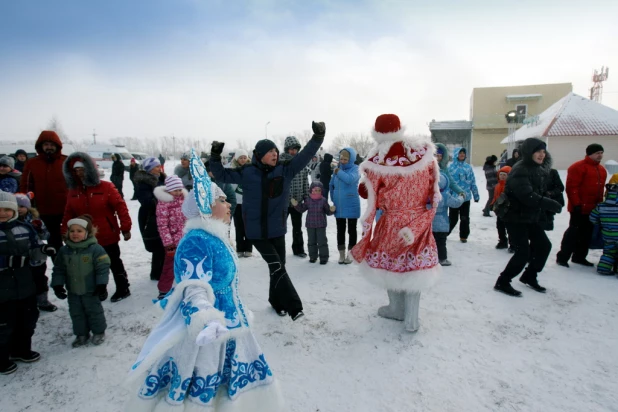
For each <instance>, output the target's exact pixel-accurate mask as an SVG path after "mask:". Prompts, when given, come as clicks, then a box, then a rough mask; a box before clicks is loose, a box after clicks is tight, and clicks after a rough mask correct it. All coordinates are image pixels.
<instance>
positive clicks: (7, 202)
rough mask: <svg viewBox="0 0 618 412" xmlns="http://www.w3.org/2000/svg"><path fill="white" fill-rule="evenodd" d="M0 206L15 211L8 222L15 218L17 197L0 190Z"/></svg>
mask: <svg viewBox="0 0 618 412" xmlns="http://www.w3.org/2000/svg"><path fill="white" fill-rule="evenodd" d="M0 208H2V209H11V210H13V211H14V212H15V214H13V218H11V219H9V222H10V221H12V220H15V219H17V199H16V198H15V195H14V194H12V193H8V192H2V191H0Z"/></svg>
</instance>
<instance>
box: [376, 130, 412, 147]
mask: <svg viewBox="0 0 618 412" xmlns="http://www.w3.org/2000/svg"><path fill="white" fill-rule="evenodd" d="M405 132H406V127H405V126H401V129H399V130H397V131H396V132H391V133H380V132H378V131H376V129H373V130H371V137H373V140H375V141H376V142H378V144H380V143H385V142H391V143H394V142H399V141H401V140H403V139H405V138H406V136H405Z"/></svg>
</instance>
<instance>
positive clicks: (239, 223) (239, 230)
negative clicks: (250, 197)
mask: <svg viewBox="0 0 618 412" xmlns="http://www.w3.org/2000/svg"><path fill="white" fill-rule="evenodd" d="M234 228H235V229H236V252H239V253H240V252H251V251H252V250H253V247H252V246H251V241H250V240H249V239H247V234H246V232H245V221H244V220H243V218H242V203H241V204H237V205H236V210H234Z"/></svg>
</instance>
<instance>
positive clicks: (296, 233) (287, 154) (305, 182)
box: [281, 136, 311, 258]
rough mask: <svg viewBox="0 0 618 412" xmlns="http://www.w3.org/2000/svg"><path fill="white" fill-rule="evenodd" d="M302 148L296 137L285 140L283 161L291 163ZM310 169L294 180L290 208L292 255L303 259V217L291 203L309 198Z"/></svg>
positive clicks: (304, 170)
mask: <svg viewBox="0 0 618 412" xmlns="http://www.w3.org/2000/svg"><path fill="white" fill-rule="evenodd" d="M300 148H301V145H300V142H299V141H298V139H297V138H296V137H295V136H288V137H286V138H285V143H284V147H283V151H284V153H283V154H282V155H281V161H283V162H289V161H291V160H292V159H293V158H294V156H296V155H297V154H298V152H299V150H300ZM310 173H311V170H310V169H309V167H308V166H307V167H305V168H303V169H302V170H301V171H300V172H298V173H297V174H296V175H294V177H293V178H292V183H291V184H290V204H289V206H288V215H289V216H290V218H291V219H292V253H293V254H294V256H298V257H301V258H305V257H307V254H306V253H305V241H304V240H303V215H302V213H300V212H299V211H298V210H296V209H295V208H294V206H293V205H292V203H291V201H292V199H296V200H297V201H302V200H304V199H305V198H306V197H307V196H309V174H310Z"/></svg>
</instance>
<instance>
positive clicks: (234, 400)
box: [126, 151, 284, 412]
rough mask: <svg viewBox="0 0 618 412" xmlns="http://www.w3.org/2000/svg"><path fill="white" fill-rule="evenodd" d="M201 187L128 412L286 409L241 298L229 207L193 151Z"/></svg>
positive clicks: (135, 375)
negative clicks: (172, 282)
mask: <svg viewBox="0 0 618 412" xmlns="http://www.w3.org/2000/svg"><path fill="white" fill-rule="evenodd" d="M191 174H192V176H193V182H194V190H193V191H192V192H191V193H190V195H189V196H187V197H186V200H185V202H184V204H183V212H184V214H185V215H186V216H187V219H188V220H187V224H186V227H185V236H184V237H183V239H182V240H181V241H180V244H179V245H178V248H177V250H176V254H175V258H174V277H175V287H174V288H173V289H172V290H171V291H170V292H169V293H168V294H167V296H166V297H165V298H163V299H162V300H160V301H158V302H157V303H156V304H157V305H158V306H160V307H161V309H163V311H164V314H163V317H162V319H161V321H160V322H159V324H158V325H157V327H155V329H154V330H153V331H152V332H151V334H150V336H149V337H148V339H147V340H146V342H145V344H144V347H143V348H142V351H141V353H140V354H139V356H138V358H137V361H136V362H135V364H134V365H133V366H132V367H131V371H130V373H129V380H130V382H134V386H135V387H136V388H135V390H134V392H133V393H132V394H131V399H130V401H129V404H128V405H127V407H126V410H127V411H131V412H140V411H178V412H181V411H182V412H192V411H204V410H207V411H209V412H210V411H217V412H220V411H252V412H254V411H268V412H277V411H283V410H284V405H283V401H282V398H281V396H280V393H279V390H278V386H277V384H276V382H275V379H274V377H273V374H272V371H271V369H270V367H269V365H268V363H267V362H266V359H265V357H264V354H263V353H262V350H261V349H260V346H259V344H258V343H257V341H256V339H255V336H254V335H253V333H252V332H251V329H250V326H249V321H250V319H248V315H249V311H248V310H247V309H246V308H245V307H244V306H243V304H242V301H241V300H240V297H239V295H238V276H237V269H238V261H237V257H236V253H235V252H234V249H233V247H232V246H231V244H230V243H229V240H228V230H229V227H228V225H229V222H230V217H231V214H230V204H229V203H227V202H226V200H225V199H226V197H225V194H224V193H223V192H222V191H221V189H219V187H218V186H217V185H215V184H213V183H212V182H211V181H210V179H209V178H208V174H207V172H206V170H205V169H204V167H203V165H202V163H201V161H200V159H199V157H198V156H197V154H196V153H195V151H192V158H191Z"/></svg>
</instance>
